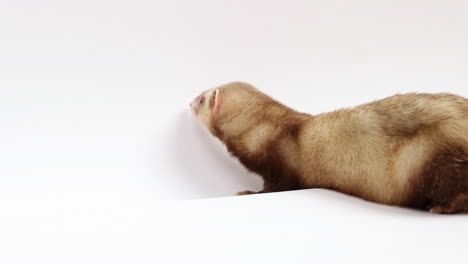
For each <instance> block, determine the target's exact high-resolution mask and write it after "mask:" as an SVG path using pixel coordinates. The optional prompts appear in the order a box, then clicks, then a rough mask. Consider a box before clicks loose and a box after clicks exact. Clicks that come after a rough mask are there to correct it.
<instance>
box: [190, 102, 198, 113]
mask: <svg viewBox="0 0 468 264" xmlns="http://www.w3.org/2000/svg"><path fill="white" fill-rule="evenodd" d="M190 110H192V113H193V114H195V115H197V114H198V107H197V106H196V104H195V103H194V102H193V101H192V102H190Z"/></svg>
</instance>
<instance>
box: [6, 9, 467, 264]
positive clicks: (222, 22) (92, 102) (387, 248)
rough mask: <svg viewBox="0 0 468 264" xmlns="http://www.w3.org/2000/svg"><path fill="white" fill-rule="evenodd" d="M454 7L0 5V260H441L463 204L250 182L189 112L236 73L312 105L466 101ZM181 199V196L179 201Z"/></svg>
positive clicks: (451, 246) (461, 238)
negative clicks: (411, 205) (404, 97)
mask: <svg viewBox="0 0 468 264" xmlns="http://www.w3.org/2000/svg"><path fill="white" fill-rule="evenodd" d="M467 14H468V2H466V1H464V0H458V1H456V0H447V1H432V0H425V1H422V0H394V1H371V0H353V1H344V0H343V1H338V0H327V1H318V0H313V1H305V0H304V1H266V0H264V1H261V0H252V1H246V0H245V1H244V0H240V1H239V0H238V1H214V0H212V1H209V0H201V1H188V0H186V1H182V0H176V1H161V0H156V1H149V0H147V1H142V0H133V1H129V0H128V1H123V0H117V1H111V0H82V1H59V0H42V1H32V0H29V1H21V0H15V1H13V0H0V262H2V263H106V262H110V261H112V262H113V263H155V261H157V260H159V261H162V262H161V263H170V262H182V263H202V262H203V263H207V262H208V263H238V262H240V261H242V262H250V261H251V262H253V261H255V262H260V263H263V262H277V263H285V262H290V261H294V262H296V263H298V262H304V263H310V262H313V261H316V262H317V263H321V262H339V261H341V262H343V261H346V262H349V261H352V260H355V261H359V262H364V263H365V262H368V263H375V261H380V262H384V263H397V262H401V261H402V260H403V261H404V260H407V261H410V260H411V261H425V262H433V263H439V262H441V261H443V262H450V260H452V261H453V260H460V261H461V260H463V259H466V245H467V242H466V241H467V237H468V224H467V221H468V217H467V216H449V217H446V216H432V215H429V214H425V213H422V212H415V211H411V210H405V209H399V208H389V207H385V206H381V205H374V204H370V203H367V202H364V201H361V200H359V199H354V198H351V197H347V196H344V195H340V194H336V193H333V192H329V191H323V190H305V191H299V192H286V193H276V194H267V195H256V196H248V197H225V198H215V199H199V198H213V197H221V196H231V195H232V194H233V193H235V192H237V191H242V190H245V189H254V190H256V189H260V188H261V182H260V180H259V179H258V178H256V177H255V176H253V175H249V174H248V173H247V172H246V171H245V170H244V169H243V168H242V167H241V166H240V165H239V164H238V163H237V162H236V161H234V160H233V159H231V158H229V156H228V154H226V152H225V150H224V149H223V147H222V145H221V144H220V143H219V142H217V141H216V140H214V139H213V138H212V137H211V136H210V135H208V134H207V132H206V131H204V130H203V129H202V128H201V127H200V126H199V125H198V123H197V122H196V120H194V118H193V117H192V116H191V114H190V112H189V110H188V103H189V101H190V100H191V99H192V98H194V97H195V96H197V95H198V94H199V93H200V92H201V91H203V90H205V89H208V88H212V87H214V86H217V85H220V84H223V83H226V82H230V81H237V80H240V81H247V82H250V83H252V84H254V85H255V86H257V87H258V88H260V89H261V90H263V91H264V92H266V93H268V94H270V95H272V96H273V97H274V98H276V99H278V100H280V101H281V102H283V103H285V104H287V105H289V106H292V107H293V108H295V109H297V110H300V111H304V112H309V113H320V112H324V111H330V110H333V109H336V108H340V107H347V106H353V105H358V104H361V103H366V102H369V101H371V100H375V99H379V98H383V97H385V96H389V95H393V94H395V93H402V92H453V93H457V94H459V95H463V96H465V97H467V96H468V48H467V47H468V15H467ZM194 199H195V200H194Z"/></svg>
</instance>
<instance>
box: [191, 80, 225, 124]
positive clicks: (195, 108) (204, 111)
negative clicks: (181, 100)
mask: <svg viewBox="0 0 468 264" xmlns="http://www.w3.org/2000/svg"><path fill="white" fill-rule="evenodd" d="M222 105H223V99H222V96H221V93H220V88H214V89H209V90H206V91H204V92H203V93H202V94H200V95H199V96H197V97H196V98H195V99H193V101H192V102H191V103H190V108H191V109H192V112H193V113H194V114H195V116H196V117H197V119H198V120H200V122H202V124H203V125H205V126H206V127H208V128H209V129H210V128H211V127H212V122H213V120H214V119H215V118H216V116H217V115H218V114H219V112H220V110H221V107H222Z"/></svg>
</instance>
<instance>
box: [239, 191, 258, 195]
mask: <svg viewBox="0 0 468 264" xmlns="http://www.w3.org/2000/svg"><path fill="white" fill-rule="evenodd" d="M256 193H259V192H254V191H243V192H238V193H236V195H248V194H256Z"/></svg>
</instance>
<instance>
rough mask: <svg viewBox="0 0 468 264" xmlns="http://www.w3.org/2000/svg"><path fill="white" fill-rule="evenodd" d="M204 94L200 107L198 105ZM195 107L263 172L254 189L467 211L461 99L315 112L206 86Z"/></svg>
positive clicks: (467, 117)
mask: <svg viewBox="0 0 468 264" xmlns="http://www.w3.org/2000/svg"><path fill="white" fill-rule="evenodd" d="M215 93H217V94H218V95H219V96H220V97H219V98H220V99H219V100H217V99H216V98H215V97H216V96H214V95H215ZM202 97H204V98H206V101H207V103H205V104H197V102H199V100H200V98H202ZM221 98H222V100H221ZM192 108H193V109H194V112H195V114H196V115H197V117H198V118H199V119H200V121H201V122H202V123H203V124H204V125H205V126H206V127H207V128H208V129H209V130H210V132H211V133H212V134H213V135H215V136H216V137H217V138H219V139H220V140H221V141H222V142H224V143H225V145H226V147H227V149H228V151H229V152H230V153H231V154H232V155H233V156H235V157H237V158H238V159H239V161H240V162H241V163H242V164H243V165H244V166H245V167H246V168H247V169H249V170H250V171H252V172H255V173H257V174H258V175H260V176H262V177H263V179H264V189H263V190H262V191H261V192H273V191H285V190H296V189H302V188H313V187H320V188H329V189H334V190H337V191H340V192H344V193H348V194H351V195H355V196H358V197H361V198H363V199H366V200H369V201H374V202H379V203H384V204H390V205H399V206H408V207H413V208H419V209H431V212H435V213H455V212H460V211H466V210H468V100H467V99H465V98H463V97H459V96H455V95H451V94H405V95H396V96H392V97H389V98H386V99H383V100H379V101H375V102H372V103H369V104H365V105H361V106H358V107H355V108H351V109H342V110H338V111H335V112H331V113H325V114H321V115H317V116H312V115H308V114H304V113H299V112H296V111H294V110H292V109H290V108H288V107H286V106H284V105H282V104H280V103H279V102H277V101H275V100H273V99H272V98H271V97H269V96H267V95H265V94H263V93H261V92H260V91H258V90H257V89H255V88H254V87H252V86H250V85H248V84H245V83H230V84H227V85H224V86H221V87H218V88H216V89H211V90H208V91H206V92H204V93H203V94H202V95H200V96H199V97H197V98H196V99H195V100H194V102H193V103H192ZM214 108H216V109H219V111H214V112H213V111H212V109H214ZM251 193H252V192H251V191H246V192H243V193H242V194H251Z"/></svg>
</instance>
